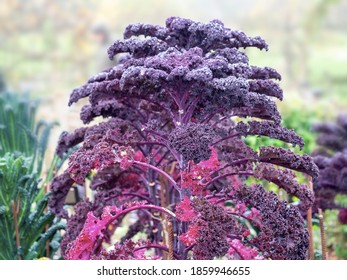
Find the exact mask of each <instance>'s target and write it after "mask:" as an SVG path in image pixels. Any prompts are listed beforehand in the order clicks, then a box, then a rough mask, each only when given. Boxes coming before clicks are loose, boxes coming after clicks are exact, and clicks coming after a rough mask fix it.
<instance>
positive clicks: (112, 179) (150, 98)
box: [50, 17, 318, 259]
mask: <svg viewBox="0 0 347 280" xmlns="http://www.w3.org/2000/svg"><path fill="white" fill-rule="evenodd" d="M247 47H255V48H258V49H266V50H267V44H266V43H265V41H264V40H263V39H262V38H260V37H254V38H251V37H248V36H246V35H245V34H244V33H243V32H241V31H235V30H231V29H229V28H226V27H225V26H224V25H223V23H222V22H220V21H218V20H213V21H211V22H209V23H207V24H205V23H200V22H194V21H191V20H189V19H183V18H178V17H171V18H169V19H167V21H166V26H165V27H161V26H156V25H150V24H133V25H129V26H128V27H127V28H126V30H125V33H124V39H123V40H118V41H116V42H114V43H113V45H112V46H111V47H110V48H109V50H108V54H109V57H110V58H111V59H113V58H114V56H116V55H117V56H122V58H121V59H120V61H121V62H120V63H119V64H118V65H116V66H115V67H113V68H110V69H107V70H105V71H103V72H101V73H99V74H97V75H95V76H93V77H92V78H90V79H89V81H88V83H87V84H85V85H83V86H81V87H80V88H77V89H75V90H74V91H73V92H72V94H71V96H70V101H69V104H70V105H71V104H73V103H75V102H77V101H79V100H80V99H83V98H87V97H88V100H89V104H88V105H85V106H84V107H83V108H82V110H81V119H82V121H83V122H84V123H86V124H87V123H90V122H91V121H92V120H94V118H96V117H100V116H101V117H103V118H104V119H105V120H104V121H103V122H99V123H98V124H94V125H90V126H86V127H84V128H79V129H77V130H76V131H75V132H72V133H67V132H65V133H63V134H62V136H61V138H60V140H59V144H58V148H57V153H58V154H59V155H63V154H64V153H65V152H67V151H68V149H69V148H71V147H74V146H76V145H79V144H80V147H79V149H78V150H76V151H75V152H74V153H73V154H72V155H71V156H70V158H69V167H68V169H67V170H66V171H65V173H63V174H61V175H59V176H58V177H56V178H55V181H54V182H53V186H52V189H53V196H52V198H51V200H50V207H51V209H52V211H55V213H56V214H59V215H65V217H67V214H66V212H65V210H64V208H63V204H64V199H65V196H66V193H67V191H68V190H69V188H70V187H71V186H72V185H73V184H80V185H84V184H85V183H86V180H90V181H91V182H90V186H91V188H92V189H93V190H94V193H95V196H94V200H93V201H92V202H81V203H80V204H79V206H78V207H77V209H76V214H75V215H73V216H72V217H70V218H69V222H68V227H67V233H66V235H65V238H64V241H63V246H62V253H63V255H64V256H65V257H66V258H68V259H144V258H160V259H165V258H166V259H167V258H169V259H171V258H176V259H213V258H229V259H305V257H306V253H307V248H308V234H307V231H306V229H305V227H304V220H303V219H302V217H301V215H300V213H299V210H298V208H297V206H295V205H289V203H287V202H285V201H279V200H278V198H277V196H276V195H274V194H273V193H271V192H266V191H265V189H264V188H263V186H262V185H261V184H259V183H262V182H263V180H267V181H269V182H272V183H274V184H277V185H278V187H280V188H282V189H283V190H284V191H286V192H287V193H288V195H290V196H296V197H298V198H299V199H300V200H301V202H302V203H301V204H300V205H301V206H302V208H303V209H308V208H309V207H310V206H311V205H312V203H313V200H314V198H313V194H312V192H311V191H309V189H308V188H307V186H306V185H302V184H299V183H298V182H297V181H296V173H295V172H303V173H306V174H308V175H310V176H317V175H318V169H317V167H316V165H315V164H314V163H313V161H312V159H311V158H310V157H309V156H307V155H304V156H300V155H297V154H295V153H293V152H291V151H290V150H288V149H282V148H275V147H261V149H260V150H259V151H256V150H253V149H252V148H251V147H249V146H247V145H246V144H245V142H244V138H245V137H247V136H248V135H259V136H260V135H261V136H268V137H271V138H275V139H279V140H281V141H284V142H287V143H291V144H293V146H295V145H298V146H299V147H300V148H301V147H302V146H303V140H302V138H301V137H300V136H298V135H297V134H296V133H295V132H294V131H292V130H289V129H286V128H284V127H282V126H281V124H280V123H281V117H280V114H279V112H278V110H277V107H276V103H275V100H274V99H275V98H277V99H280V100H282V98H283V93H282V90H281V89H280V87H279V85H278V84H277V83H276V80H280V78H281V77H280V75H279V74H278V73H277V72H276V70H274V69H272V68H269V67H264V68H262V67H256V66H252V65H250V64H249V61H248V57H247V55H246V54H245V53H244V52H242V51H241V49H242V48H247ZM291 170H293V171H291ZM91 174H92V176H90V175H91ZM249 177H252V178H253V182H256V181H258V182H257V183H258V184H255V185H253V186H250V187H248V186H246V179H247V178H249ZM124 201H127V204H124ZM132 204H134V205H136V206H134V207H135V208H136V209H133V210H134V211H133V213H134V214H135V216H136V215H137V217H138V221H142V225H140V224H139V223H138V221H137V222H136V221H135V223H134V224H133V225H130V226H129V230H128V232H127V233H126V236H128V237H127V238H131V237H133V236H135V235H136V234H137V233H138V232H141V233H142V236H143V235H145V236H147V238H146V240H145V241H139V242H137V243H136V242H135V241H132V240H129V239H126V238H121V239H119V242H118V243H116V244H115V245H114V249H111V250H109V251H107V252H106V251H105V250H104V249H102V246H101V244H102V243H103V242H106V241H109V240H110V236H111V235H112V234H113V231H112V229H114V228H115V227H117V225H119V224H120V223H121V222H122V219H124V215H123V214H125V213H128V212H127V211H128V210H127V209H132V206H129V205H132ZM135 210H136V211H135ZM174 213H175V214H174ZM110 225H112V226H111V227H110ZM151 248H152V249H153V248H154V255H151V256H149V255H148V253H149V251H147V250H146V249H151Z"/></svg>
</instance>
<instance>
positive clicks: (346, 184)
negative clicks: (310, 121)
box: [313, 115, 347, 224]
mask: <svg viewBox="0 0 347 280" xmlns="http://www.w3.org/2000/svg"><path fill="white" fill-rule="evenodd" d="M313 129H314V131H316V132H317V133H318V138H317V144H318V145H320V147H319V148H318V149H317V150H316V151H315V152H314V155H315V156H314V162H315V163H316V164H317V166H318V167H319V170H320V174H319V176H318V177H317V178H316V179H315V180H314V181H313V189H314V192H315V196H316V198H315V204H314V209H317V208H321V209H323V210H326V209H339V220H340V222H341V223H343V224H347V208H345V207H343V206H341V205H339V204H338V203H336V196H337V195H343V196H346V195H347V115H340V116H338V118H337V121H336V122H325V123H320V124H316V125H315V126H314V127H313Z"/></svg>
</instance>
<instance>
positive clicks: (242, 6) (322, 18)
mask: <svg viewBox="0 0 347 280" xmlns="http://www.w3.org/2000/svg"><path fill="white" fill-rule="evenodd" d="M346 15H347V1H346V0H309V1H300V0H199V1H198V0H146V1H136V0H123V1H121V0H98V1H91V0H74V1H67V0H28V1H22V0H2V1H0V72H1V73H2V75H3V76H4V80H5V82H6V85H7V87H8V88H9V89H10V90H14V91H16V92H30V94H31V95H32V96H35V97H38V98H40V99H41V103H42V104H41V106H40V111H39V115H40V118H43V119H45V120H47V121H58V122H59V124H60V126H59V127H57V128H56V129H55V132H54V134H53V137H51V144H50V145H49V147H50V148H49V149H50V151H49V152H48V154H49V155H51V157H52V154H53V152H54V149H55V143H56V142H57V139H58V136H59V134H60V132H61V131H62V130H69V131H71V130H73V129H75V128H77V127H80V126H81V125H82V122H81V121H80V120H79V118H78V116H79V108H80V107H81V105H83V104H81V103H80V104H77V105H74V106H72V107H71V108H69V107H68V106H67V102H68V97H69V94H70V92H71V90H72V89H73V88H75V87H77V86H79V85H81V84H83V83H84V82H85V81H86V80H87V79H88V78H89V77H90V76H91V75H93V74H95V73H97V72H99V71H101V70H103V69H104V68H106V67H108V66H111V65H112V64H111V62H110V61H108V59H107V54H106V50H107V48H108V46H109V45H110V44H111V43H112V42H113V41H114V40H116V39H119V38H121V36H122V32H123V30H124V28H125V27H126V26H127V25H128V24H129V23H137V22H144V23H153V24H160V25H164V24H165V20H166V18H167V17H169V16H181V17H187V18H191V19H193V20H197V21H203V22H207V21H210V20H212V19H215V18H218V19H220V20H222V21H223V22H224V23H225V25H226V26H228V27H230V28H232V29H240V30H242V31H244V32H245V33H246V34H247V35H249V36H256V35H259V36H261V37H263V38H264V39H265V40H266V41H267V43H268V44H269V47H270V48H269V51H268V52H265V51H259V50H256V49H251V50H247V51H246V52H247V54H248V55H249V57H250V63H251V64H253V65H258V66H270V67H273V68H275V69H277V70H278V71H279V72H280V73H281V75H282V81H281V86H282V88H283V90H284V96H285V99H284V101H283V102H281V103H279V108H280V112H281V113H282V116H283V120H284V124H285V126H287V127H290V128H293V129H295V130H296V131H297V132H298V134H300V135H301V136H303V137H304V139H305V142H306V146H305V148H304V152H305V153H311V152H312V150H313V149H314V148H315V135H314V134H313V133H312V132H311V131H310V127H311V125H312V123H315V122H317V121H322V120H324V121H325V120H333V119H334V118H335V117H336V116H337V115H338V114H339V113H340V112H346V111H347V97H346V96H347V16H346ZM82 103H83V102H82ZM251 141H253V143H251V144H252V145H255V146H256V145H258V144H259V141H263V140H262V139H261V138H254V139H251ZM275 145H276V143H275ZM47 162H49V160H48V161H47ZM328 217H329V219H328V221H327V225H328V227H329V228H330V229H331V230H330V231H329V229H328V241H329V243H330V244H334V243H336V242H335V241H336V240H334V238H337V237H336V234H334V232H333V231H338V232H340V233H342V232H345V233H344V236H345V237H346V233H347V227H346V226H345V227H342V226H340V225H339V224H338V222H337V220H336V213H335V214H334V213H332V214H331V213H330V212H329V213H328ZM339 244H342V245H341V246H342V249H340V248H339V250H340V251H341V253H338V254H340V256H338V257H342V256H343V257H345V258H347V249H346V250H345V249H344V248H345V245H346V243H345V240H344V241H342V243H341V240H340V242H339ZM333 249H335V251H336V248H333ZM334 254H336V252H335V253H334ZM334 254H333V253H332V256H331V257H334Z"/></svg>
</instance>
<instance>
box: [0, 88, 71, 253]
mask: <svg viewBox="0 0 347 280" xmlns="http://www.w3.org/2000/svg"><path fill="white" fill-rule="evenodd" d="M37 109H38V102H37V100H34V99H32V98H30V96H29V95H20V94H18V93H11V92H8V91H5V90H3V91H2V90H1V89H0V229H1V235H0V260H13V259H37V258H41V257H48V258H53V256H54V255H55V253H56V251H57V250H58V248H59V241H60V239H61V235H60V234H59V231H60V230H61V229H63V228H64V224H63V223H62V222H60V221H59V219H58V218H55V215H54V214H53V213H52V212H51V211H48V209H47V204H48V197H49V193H47V190H46V188H45V186H47V185H48V183H49V180H50V179H52V177H53V171H54V170H57V169H58V167H59V166H60V165H61V160H60V159H58V158H57V157H55V159H54V160H53V162H52V164H51V168H50V170H49V172H47V174H45V176H43V174H42V173H43V172H42V170H43V159H44V155H45V152H46V148H47V144H48V137H49V134H50V131H51V129H52V126H53V124H52V123H47V122H43V121H37V118H36V116H37ZM42 177H44V178H43V180H42Z"/></svg>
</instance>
